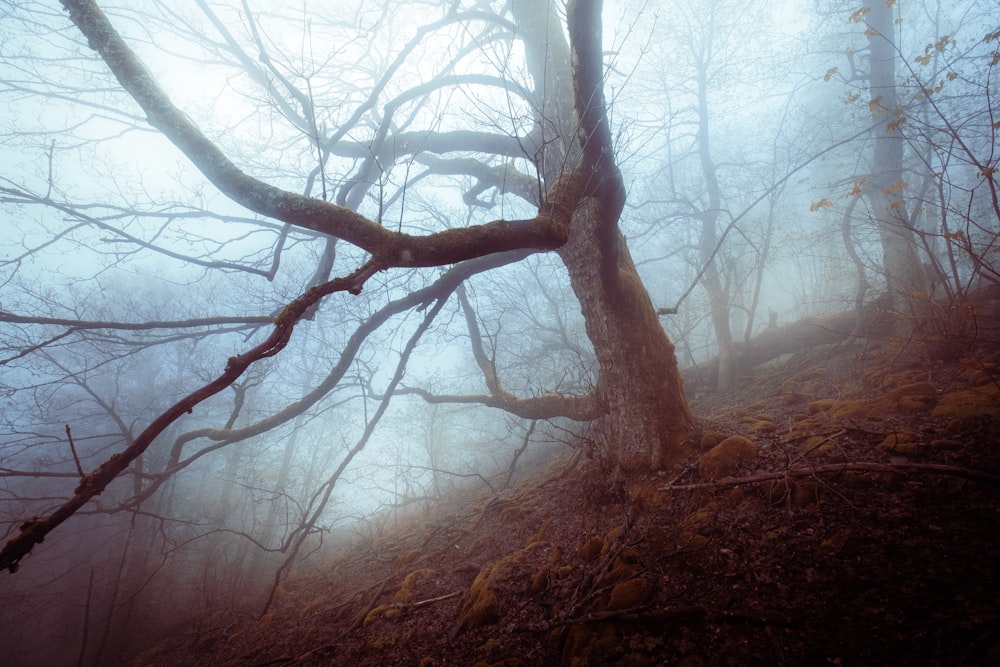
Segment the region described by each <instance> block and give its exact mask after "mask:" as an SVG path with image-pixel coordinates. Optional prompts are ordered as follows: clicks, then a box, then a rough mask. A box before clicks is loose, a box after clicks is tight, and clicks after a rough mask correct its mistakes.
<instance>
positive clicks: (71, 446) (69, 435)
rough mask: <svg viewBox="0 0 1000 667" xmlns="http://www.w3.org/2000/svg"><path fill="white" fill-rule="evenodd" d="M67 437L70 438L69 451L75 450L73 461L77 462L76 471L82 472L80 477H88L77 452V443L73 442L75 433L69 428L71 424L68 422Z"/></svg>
mask: <svg viewBox="0 0 1000 667" xmlns="http://www.w3.org/2000/svg"><path fill="white" fill-rule="evenodd" d="M66 437H67V438H68V439H69V451H71V452H73V461H74V463H76V471H77V472H78V473H80V477H86V476H87V473H85V472H83V466H82V465H80V457H79V456H78V455H77V453H76V445H75V444H73V433H72V432H71V431H70V430H69V424H66Z"/></svg>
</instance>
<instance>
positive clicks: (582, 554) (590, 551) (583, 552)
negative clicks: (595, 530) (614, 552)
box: [576, 535, 604, 560]
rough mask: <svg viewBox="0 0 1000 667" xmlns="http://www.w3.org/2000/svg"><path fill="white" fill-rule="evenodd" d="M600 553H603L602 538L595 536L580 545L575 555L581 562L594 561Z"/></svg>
mask: <svg viewBox="0 0 1000 667" xmlns="http://www.w3.org/2000/svg"><path fill="white" fill-rule="evenodd" d="M602 551H604V538H603V537H598V536H596V535H595V536H594V537H592V538H590V539H589V540H587V541H586V542H584V543H583V544H582V545H580V549H579V551H577V552H576V555H577V556H578V557H579V558H580V559H581V560H594V559H595V558H597V557H598V556H600V555H601V552H602Z"/></svg>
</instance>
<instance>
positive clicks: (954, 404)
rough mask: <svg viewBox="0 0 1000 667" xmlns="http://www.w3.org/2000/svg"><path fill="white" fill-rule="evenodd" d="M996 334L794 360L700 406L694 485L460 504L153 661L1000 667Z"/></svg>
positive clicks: (225, 615) (177, 642) (571, 464)
mask: <svg viewBox="0 0 1000 667" xmlns="http://www.w3.org/2000/svg"><path fill="white" fill-rule="evenodd" d="M995 341H996V339H994V340H993V342H992V343H990V344H983V345H981V346H978V347H977V344H976V342H975V341H966V342H965V343H967V344H963V346H962V352H963V354H964V355H965V356H964V357H963V358H962V359H961V360H956V361H954V362H937V363H931V362H928V361H926V357H922V356H921V355H919V354H913V352H914V350H911V349H907V348H906V347H904V346H902V345H901V344H899V343H889V342H886V343H882V344H880V345H874V344H872V345H869V346H867V347H849V346H846V345H840V346H828V347H825V348H822V349H818V350H813V351H810V352H802V353H798V354H794V355H791V356H789V357H786V358H784V359H782V360H780V361H779V362H777V363H772V364H769V365H768V366H766V367H761V368H758V369H756V370H755V371H754V372H753V373H752V374H751V375H748V376H747V377H745V378H743V379H742V380H741V382H740V383H739V385H738V386H737V387H735V388H733V389H732V390H729V391H726V392H723V393H715V394H712V395H708V396H703V397H699V398H696V399H694V400H692V407H693V409H694V411H695V413H696V414H697V415H698V416H699V419H700V422H701V426H702V429H703V435H702V436H701V445H702V452H703V453H702V454H701V456H700V457H699V459H698V460H695V461H692V463H691V465H690V466H689V467H688V468H686V469H684V470H683V471H681V472H679V473H677V472H675V473H671V474H664V475H658V474H648V475H642V476H637V477H634V478H631V479H629V480H626V481H623V482H621V483H617V484H609V483H608V481H607V475H605V474H604V473H603V472H602V471H600V470H599V469H598V467H597V465H596V464H595V463H593V462H590V461H587V460H585V459H584V458H583V457H581V456H577V457H570V458H561V459H558V460H554V461H552V462H551V463H549V464H548V465H547V466H546V467H545V468H544V469H537V470H534V471H532V472H530V473H529V474H525V475H523V476H522V477H521V479H520V480H519V482H518V483H517V484H516V485H514V486H513V487H512V488H511V489H509V490H507V491H504V492H501V493H498V494H487V493H482V492H479V491H475V492H473V491H469V492H466V494H465V495H461V494H456V496H455V497H453V498H449V499H448V500H447V501H442V502H440V503H438V504H437V505H435V506H434V507H432V508H429V509H428V510H427V511H426V512H424V513H422V514H420V515H419V516H413V517H411V518H410V519H408V520H406V521H402V522H400V523H398V524H396V525H395V526H393V527H391V528H389V529H387V530H386V532H385V533H384V534H383V535H382V536H381V537H378V538H373V539H369V540H361V541H359V542H358V543H356V544H353V545H351V546H349V547H343V548H341V549H340V550H339V551H338V552H337V553H336V554H335V555H331V556H329V557H327V558H325V559H324V560H323V561H322V563H319V562H313V563H312V564H310V565H308V566H307V567H306V566H303V567H302V568H300V570H299V571H298V572H297V573H296V574H294V575H292V576H291V577H290V578H289V579H288V580H287V581H286V582H285V583H284V584H283V586H282V588H281V590H280V593H279V595H278V597H277V599H276V601H275V602H274V604H272V606H271V608H270V610H269V612H268V613H267V614H266V615H265V616H263V617H260V615H259V608H260V601H259V600H255V601H254V604H253V605H248V606H247V607H246V608H245V609H232V610H229V611H226V612H219V613H216V614H214V615H212V616H208V617H205V618H202V619H200V620H197V621H193V622H191V624H189V625H188V626H186V627H184V628H181V629H179V630H178V631H177V632H175V633H174V634H173V636H172V637H171V638H169V639H166V640H163V641H160V642H159V643H158V644H156V645H155V646H151V647H149V648H148V649H147V650H146V651H145V652H144V653H143V654H142V655H141V656H139V657H137V658H136V659H135V661H134V664H136V665H180V664H185V665H200V664H205V665H209V664H210V665H217V666H221V665H261V666H263V665H292V664H294V665H413V666H414V667H416V666H418V665H419V666H422V667H430V666H431V665H435V666H444V665H469V666H472V665H479V666H480V667H485V666H493V667H499V666H501V665H506V666H513V665H525V666H529V665H566V666H569V667H583V666H585V665H590V666H597V665H630V666H633V665H682V666H683V667H699V666H704V665H866V666H872V665H904V664H911V665H995V664H1000V455H998V454H1000V346H998V345H997V344H996V342H995ZM729 436H738V437H736V438H730V439H728V440H725V441H723V442H721V443H719V441H720V440H721V439H723V438H727V437H729Z"/></svg>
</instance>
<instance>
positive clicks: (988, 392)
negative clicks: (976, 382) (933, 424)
mask: <svg viewBox="0 0 1000 667" xmlns="http://www.w3.org/2000/svg"><path fill="white" fill-rule="evenodd" d="M931 416H932V417H934V418H935V419H960V420H967V419H976V418H983V417H985V418H990V419H997V418H1000V387H997V385H996V384H992V383H991V384H984V385H981V386H979V387H976V388H974V389H965V390H963V391H953V392H951V393H948V394H945V395H944V396H942V397H941V399H940V400H939V401H938V404H937V407H935V408H934V411H933V412H932V413H931Z"/></svg>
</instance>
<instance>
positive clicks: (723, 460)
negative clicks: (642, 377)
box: [698, 435, 757, 481]
mask: <svg viewBox="0 0 1000 667" xmlns="http://www.w3.org/2000/svg"><path fill="white" fill-rule="evenodd" d="M755 458H757V445H755V444H754V442H753V440H751V439H750V438H746V437H744V436H741V435H734V436H731V437H729V438H726V439H725V440H723V441H722V442H720V443H719V444H718V445H716V446H715V447H713V448H712V449H710V450H708V451H707V452H705V453H704V454H702V455H701V460H700V461H699V462H698V473H699V474H700V475H701V477H702V479H705V480H708V481H714V480H717V479H722V478H723V477H729V476H731V475H733V474H734V473H735V472H736V471H737V470H739V468H740V467H741V466H743V465H745V464H747V463H749V462H750V461H752V460H754V459H755Z"/></svg>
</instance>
